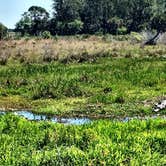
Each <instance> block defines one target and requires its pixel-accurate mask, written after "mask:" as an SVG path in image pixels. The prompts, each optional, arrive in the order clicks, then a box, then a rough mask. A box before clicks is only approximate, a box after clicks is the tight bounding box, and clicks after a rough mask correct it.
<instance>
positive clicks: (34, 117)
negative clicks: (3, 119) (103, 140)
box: [1, 111, 91, 125]
mask: <svg viewBox="0 0 166 166" xmlns="http://www.w3.org/2000/svg"><path fill="white" fill-rule="evenodd" d="M13 113H14V114H15V115H17V116H21V117H23V118H26V119H27V120H31V121H50V122H54V123H62V124H69V125H82V124H86V123H90V122H91V120H90V119H89V118H59V117H56V116H51V115H50V116H49V115H44V114H35V113H32V112H29V111H15V112H13ZM1 114H5V112H1Z"/></svg>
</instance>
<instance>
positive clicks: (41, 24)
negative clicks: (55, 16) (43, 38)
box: [28, 6, 49, 35]
mask: <svg viewBox="0 0 166 166" xmlns="http://www.w3.org/2000/svg"><path fill="white" fill-rule="evenodd" d="M28 14H29V17H30V19H31V22H32V25H31V33H32V34H33V35H39V33H40V32H43V31H45V30H46V29H47V23H48V19H49V13H48V12H47V11H46V10H45V9H44V8H42V7H39V6H32V7H30V8H29V9H28Z"/></svg>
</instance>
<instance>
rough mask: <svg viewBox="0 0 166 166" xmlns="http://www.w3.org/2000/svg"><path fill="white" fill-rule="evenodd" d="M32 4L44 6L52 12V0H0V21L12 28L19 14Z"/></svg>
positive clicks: (18, 18) (19, 16)
mask: <svg viewBox="0 0 166 166" xmlns="http://www.w3.org/2000/svg"><path fill="white" fill-rule="evenodd" d="M33 5H35V6H41V7H44V8H45V9H46V10H47V11H48V12H49V13H50V14H51V13H52V0H0V22H1V23H3V24H4V25H5V26H6V27H8V28H14V27H15V24H16V23H17V22H18V21H19V20H20V18H21V15H22V14H23V13H24V12H26V11H27V10H28V9H29V7H31V6H33Z"/></svg>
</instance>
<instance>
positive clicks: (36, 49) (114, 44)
mask: <svg viewBox="0 0 166 166" xmlns="http://www.w3.org/2000/svg"><path fill="white" fill-rule="evenodd" d="M165 55H166V46H165V45H157V46H148V47H145V48H144V49H141V48H140V44H131V43H130V42H127V41H121V42H120V41H111V42H108V41H105V40H103V39H102V38H101V37H96V36H91V37H89V38H88V39H82V40H80V39H76V38H67V39H65V38H60V39H58V40H50V39H49V40H35V39H31V40H26V39H22V40H11V41H1V42H0V64H1V65H6V64H7V61H8V60H9V59H14V60H19V61H20V62H21V63H43V62H51V61H60V62H62V63H69V62H83V61H95V60H96V59H97V58H98V57H105V56H111V57H126V58H130V57H140V56H148V57H152V56H165Z"/></svg>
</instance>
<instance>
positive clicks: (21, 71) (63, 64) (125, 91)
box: [0, 40, 166, 117]
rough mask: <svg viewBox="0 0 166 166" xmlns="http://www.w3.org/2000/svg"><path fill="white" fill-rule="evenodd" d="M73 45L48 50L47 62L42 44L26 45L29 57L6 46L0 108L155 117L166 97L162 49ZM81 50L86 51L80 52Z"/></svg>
mask: <svg viewBox="0 0 166 166" xmlns="http://www.w3.org/2000/svg"><path fill="white" fill-rule="evenodd" d="M74 41H75V40H74ZM74 41H73V40H69V41H67V40H66V41H65V40H62V41H55V44H54V43H52V45H51V48H49V49H51V50H56V52H52V51H49V50H46V53H44V58H43V54H42V51H43V50H41V49H40V48H43V46H41V45H44V44H42V43H43V41H39V42H38V44H35V45H34V46H33V44H32V46H31V45H30V44H29V43H27V41H26V42H25V44H24V45H23V46H21V48H25V49H26V52H25V54H26V56H25V55H24V54H23V53H24V51H23V50H22V51H20V49H17V47H16V48H15V47H14V48H13V47H9V46H8V47H7V49H8V52H10V53H9V54H11V55H10V56H9V57H8V59H7V63H6V65H3V66H1V68H0V82H1V84H0V105H1V107H2V108H3V109H6V110H10V109H24V108H28V109H32V110H33V111H36V112H38V113H48V114H55V115H58V116H89V117H114V116H115V117H125V116H135V115H141V116H144V115H150V114H152V113H153V112H152V107H153V105H154V103H155V102H157V101H159V100H161V99H162V98H163V97H165V95H166V87H165V83H166V74H165V73H166V61H165V58H164V56H163V55H164V54H165V49H164V46H163V47H162V46H151V47H147V48H145V49H143V50H142V49H140V48H139V47H138V45H134V46H130V45H128V44H126V43H123V42H122V43H120V42H119V43H117V44H116V43H107V42H103V41H95V42H94V44H93V43H91V41H88V40H86V41H85V42H83V41H79V40H76V41H77V44H75V42H74ZM28 42H29V41H28ZM45 42H46V43H48V42H49V41H45ZM51 42H53V41H51ZM62 43H63V44H64V45H65V46H66V45H68V47H64V46H62ZM90 43H91V44H90ZM89 44H90V45H89ZM82 45H84V49H80V48H81V47H82ZM39 46H40V47H39ZM46 46H48V45H46ZM72 47H74V49H73V52H72V50H71V48H72ZM103 47H104V48H105V49H104V50H103ZM9 48H10V49H9ZM27 48H29V49H31V50H29V51H28V49H27ZM54 48H55V49H54ZM66 48H67V49H66ZM44 49H45V48H44ZM38 50H39V51H41V53H40V52H38ZM85 50H86V51H85ZM102 51H103V52H102ZM20 52H23V53H20ZM19 53H20V54H19ZM74 53H75V54H74ZM18 54H19V55H18ZM46 54H47V55H46ZM54 54H55V55H54ZM62 54H64V55H63V56H62ZM24 58H25V59H24ZM162 113H163V114H164V113H165V111H164V110H163V111H162Z"/></svg>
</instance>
